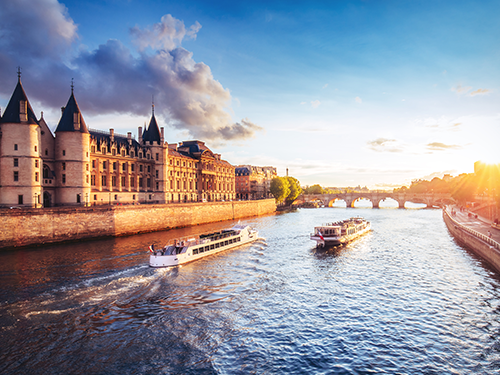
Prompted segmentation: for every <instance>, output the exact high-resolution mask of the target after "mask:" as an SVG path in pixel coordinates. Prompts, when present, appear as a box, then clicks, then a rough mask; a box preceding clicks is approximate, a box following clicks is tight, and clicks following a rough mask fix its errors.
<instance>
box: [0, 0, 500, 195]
mask: <svg viewBox="0 0 500 375" xmlns="http://www.w3.org/2000/svg"><path fill="white" fill-rule="evenodd" d="M499 14H500V2H499V1H481V2H472V1H329V2H323V1H317V2H314V1H307V2H301V1H288V2H259V1H253V2H229V1H227V2H226V1H220V2H204V1H183V2H169V1H150V0H141V1H138V0H130V1H119V0H109V1H65V2H60V3H58V2H57V1H55V0H31V1H28V0H12V1H9V2H8V3H7V2H0V106H1V107H2V108H5V106H6V104H7V101H8V99H9V97H10V95H11V93H12V91H13V89H14V87H15V83H16V79H17V75H16V67H17V66H21V68H22V70H23V76H22V80H23V85H24V87H25V90H26V92H27V94H28V96H29V98H30V101H31V104H32V106H33V108H34V110H35V112H36V113H40V111H43V112H44V118H45V120H46V121H47V122H48V123H49V125H50V126H52V127H55V126H56V125H57V122H58V121H59V116H60V110H59V108H60V107H61V106H63V105H65V103H66V101H67V99H68V97H69V93H70V82H71V78H74V82H75V95H76V98H77V100H78V102H79V104H80V108H81V110H82V112H83V116H84V118H85V120H86V122H87V124H88V125H89V126H90V127H91V128H97V129H101V130H107V129H109V128H113V129H115V131H116V132H118V133H126V132H127V131H132V133H133V134H135V135H136V134H137V127H138V126H144V122H147V121H149V115H150V113H151V100H152V96H153V95H154V97H155V114H156V115H157V118H158V120H159V123H160V126H164V127H165V133H166V138H167V140H168V141H169V142H170V143H174V142H179V141H182V140H187V139H193V138H196V139H200V140H204V141H206V142H207V145H208V146H209V147H210V148H211V149H212V150H213V151H215V152H217V153H221V154H222V157H223V158H224V159H226V160H228V161H229V162H230V163H232V164H235V165H236V164H254V165H262V166H263V165H273V166H276V167H278V172H279V174H280V175H284V174H285V171H286V168H288V169H289V174H290V175H292V176H294V177H297V178H298V179H299V180H300V181H301V183H302V184H303V185H311V184H315V183H319V184H321V185H323V186H357V185H361V186H368V187H370V188H373V189H376V188H388V187H392V186H400V185H402V184H408V183H409V182H410V181H411V180H412V179H416V178H432V177H433V176H438V177H441V176H442V175H443V174H444V173H450V174H452V175H457V174H459V173H463V172H471V171H472V170H473V163H474V161H476V160H478V159H484V160H488V161H499V159H500V157H499V156H500V152H499V151H498V139H499V135H500V127H499V125H500V107H499V105H498V103H499V102H500V101H499V82H500V79H499V78H500V77H499V69H500V68H499V67H500V26H499V23H498V15H499ZM28 25H29V27H28Z"/></svg>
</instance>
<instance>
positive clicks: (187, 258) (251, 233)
mask: <svg viewBox="0 0 500 375" xmlns="http://www.w3.org/2000/svg"><path fill="white" fill-rule="evenodd" d="M257 239H258V233H257V231H255V230H249V229H248V228H245V229H244V230H242V231H241V232H240V234H238V235H236V236H232V237H228V238H225V239H222V240H219V241H211V242H206V243H204V244H203V245H204V246H194V247H189V246H186V247H184V248H182V250H181V251H180V253H178V254H173V255H162V254H159V253H158V252H156V253H153V254H151V255H150V257H149V265H150V266H151V267H155V268H161V267H175V266H178V265H181V264H186V263H189V262H193V261H195V260H198V259H201V258H204V257H207V256H209V255H213V254H217V253H220V252H222V251H226V250H229V249H234V248H236V247H238V246H242V245H245V244H248V243H251V242H254V241H256V240H257ZM228 242H232V243H228ZM226 243H227V244H226ZM221 244H222V246H221ZM217 245H219V246H217ZM216 246H217V247H216ZM203 247H213V249H209V250H206V251H202V252H200V249H201V248H203ZM196 250H198V251H196Z"/></svg>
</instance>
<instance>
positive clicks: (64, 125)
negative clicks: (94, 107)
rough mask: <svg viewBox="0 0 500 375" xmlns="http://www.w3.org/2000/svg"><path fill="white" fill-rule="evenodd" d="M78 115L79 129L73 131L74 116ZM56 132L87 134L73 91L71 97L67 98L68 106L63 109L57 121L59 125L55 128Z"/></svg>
mask: <svg viewBox="0 0 500 375" xmlns="http://www.w3.org/2000/svg"><path fill="white" fill-rule="evenodd" d="M75 113H79V114H80V128H79V129H75V127H74V125H73V118H74V114H75ZM57 132H80V133H88V132H89V131H88V130H87V125H86V124H85V121H84V120H83V116H82V113H81V112H80V107H78V103H77V102H76V99H75V96H74V95H73V91H72V92H71V96H70V97H69V100H68V104H66V107H65V108H64V111H63V114H62V116H61V120H59V124H58V125H57V128H56V133H57Z"/></svg>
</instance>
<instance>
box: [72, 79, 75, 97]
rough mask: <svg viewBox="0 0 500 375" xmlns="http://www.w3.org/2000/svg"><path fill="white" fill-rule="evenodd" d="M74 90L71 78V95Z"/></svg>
mask: <svg viewBox="0 0 500 375" xmlns="http://www.w3.org/2000/svg"><path fill="white" fill-rule="evenodd" d="M74 88H75V85H74V84H73V78H71V94H73V89H74Z"/></svg>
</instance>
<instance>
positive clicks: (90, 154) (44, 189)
mask: <svg viewBox="0 0 500 375" xmlns="http://www.w3.org/2000/svg"><path fill="white" fill-rule="evenodd" d="M18 75H19V78H18V82H17V85H16V88H15V90H14V93H13V94H12V96H11V98H10V101H9V103H8V105H7V107H6V109H5V111H4V112H3V114H2V116H1V117H0V206H2V207H6V206H7V207H11V206H31V207H42V206H43V207H51V206H63V205H96V204H132V203H133V204H137V203H153V202H155V203H168V202H192V201H214V200H232V199H234V198H235V185H234V179H235V174H234V167H233V166H232V165H231V164H229V163H228V162H227V161H224V160H222V159H221V156H220V155H219V154H215V153H213V152H212V151H211V150H210V149H209V148H208V147H207V146H205V143H204V142H201V141H185V142H181V143H179V144H175V143H174V144H168V143H167V142H166V141H165V138H164V129H163V128H159V127H158V123H157V121H156V117H155V115H154V106H153V111H152V114H151V119H150V122H149V125H148V127H147V128H146V129H144V132H142V130H143V129H142V127H139V129H138V138H139V140H138V141H137V140H135V139H134V138H133V137H132V134H131V133H128V134H127V135H126V136H125V135H120V134H116V133H115V132H114V130H113V129H110V130H109V132H104V131H100V130H92V129H89V128H88V127H87V124H86V123H85V121H84V119H83V116H82V113H81V111H80V108H79V106H78V103H77V101H76V99H75V96H74V93H73V87H72V88H71V95H70V98H69V100H68V102H67V104H66V106H65V107H63V108H62V114H61V119H60V120H59V123H58V125H57V127H56V129H55V132H54V134H53V133H52V132H51V130H50V128H49V127H48V125H47V123H46V122H45V120H44V118H43V112H42V115H41V117H40V119H37V118H36V116H35V114H34V112H33V109H32V108H31V105H30V103H29V100H28V98H27V96H26V93H25V91H24V89H23V86H22V84H21V78H20V73H19V74H18Z"/></svg>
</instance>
